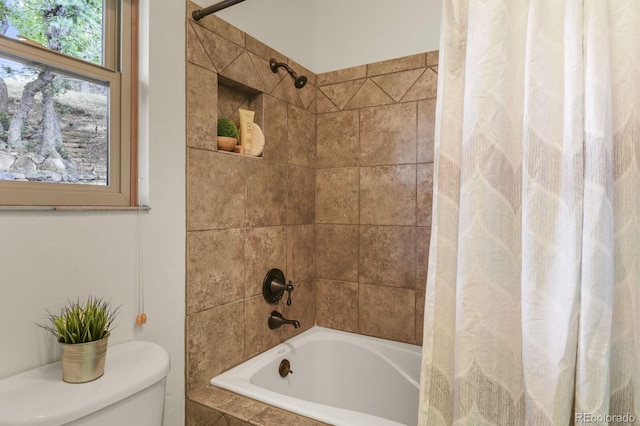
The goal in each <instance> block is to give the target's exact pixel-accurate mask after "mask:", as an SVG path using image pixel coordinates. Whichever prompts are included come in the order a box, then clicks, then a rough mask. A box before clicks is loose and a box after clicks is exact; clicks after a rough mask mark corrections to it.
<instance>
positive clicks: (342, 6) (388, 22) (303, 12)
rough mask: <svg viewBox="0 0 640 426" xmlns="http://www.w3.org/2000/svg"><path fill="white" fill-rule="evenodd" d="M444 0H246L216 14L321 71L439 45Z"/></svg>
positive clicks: (204, 2) (209, 0)
mask: <svg viewBox="0 0 640 426" xmlns="http://www.w3.org/2000/svg"><path fill="white" fill-rule="evenodd" d="M442 1H443V0H400V1H389V0H246V1H244V2H243V3H239V4H237V5H235V6H232V7H230V8H227V9H224V10H222V11H220V12H217V13H216V14H217V15H218V16H219V17H221V18H222V19H224V20H226V21H227V22H229V23H231V24H233V25H234V26H236V27H238V28H240V29H241V30H243V31H244V32H246V33H247V34H251V35H252V36H254V37H256V38H257V39H258V40H260V41H262V42H264V43H266V44H268V45H269V46H271V47H273V48H274V49H276V50H278V51H280V52H282V53H283V54H285V55H286V56H288V57H290V58H292V59H294V60H295V61H296V62H298V63H299V64H301V65H303V66H305V67H306V68H308V69H310V70H311V71H313V72H315V73H322V72H327V71H334V70H338V69H343V68H348V67H352V66H356V65H362V64H368V63H372V62H378V61H382V60H386V59H394V58H399V57H402V56H407V55H412V54H415V53H422V52H428V51H431V50H437V49H438V48H439V39H440V15H441V13H442ZM195 3H197V4H199V5H201V6H203V7H206V6H210V5H212V4H214V3H217V0H195ZM205 19H206V18H205Z"/></svg>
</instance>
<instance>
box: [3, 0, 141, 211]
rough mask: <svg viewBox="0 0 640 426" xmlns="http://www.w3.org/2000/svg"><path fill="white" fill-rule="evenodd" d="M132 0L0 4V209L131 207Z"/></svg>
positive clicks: (133, 128)
mask: <svg viewBox="0 0 640 426" xmlns="http://www.w3.org/2000/svg"><path fill="white" fill-rule="evenodd" d="M135 1H136V0H0V205H9V206H10V205H15V206H114V207H116V206H132V205H136V204H137V200H136V197H137V191H136V185H135V182H136V177H137V176H136V164H135V161H136V158H137V156H136V155H135V152H136V151H135V150H136V149H137V147H136V137H135V135H136V134H137V133H136V125H137V123H136V117H137V107H136V102H137V96H136V92H137V84H136V79H137V76H136V75H135V69H136V67H137V62H136V61H137V59H135V58H136V57H137V34H136V32H137V22H136V21H137V17H136V15H137V5H136V4H135ZM132 58H134V59H133V60H132Z"/></svg>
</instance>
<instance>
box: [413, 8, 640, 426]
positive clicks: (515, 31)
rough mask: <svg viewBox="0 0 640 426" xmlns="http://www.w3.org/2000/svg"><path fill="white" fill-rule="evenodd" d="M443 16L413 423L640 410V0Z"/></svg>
mask: <svg viewBox="0 0 640 426" xmlns="http://www.w3.org/2000/svg"><path fill="white" fill-rule="evenodd" d="M442 25H443V29H442V39H441V49H440V61H439V64H440V65H439V83H438V101H437V102H438V103H437V113H436V157H435V158H436V160H435V172H434V207H433V225H432V234H431V246H430V258H429V273H428V281H427V290H426V301H425V326H424V339H423V361H422V371H421V373H422V375H421V389H420V408H419V419H420V421H419V423H420V425H429V426H432V425H451V424H455V425H510V426H511V425H514V426H515V425H532V426H542V425H568V424H580V423H591V424H624V423H625V421H626V422H630V421H632V420H635V421H636V422H638V423H640V1H638V0H615V1H614V0H611V1H605V0H573V1H571V0H566V1H560V0H529V1H524V0H483V1H480V0H477V1H476V0H445V2H444V9H443V22H442Z"/></svg>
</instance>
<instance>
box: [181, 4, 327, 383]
mask: <svg viewBox="0 0 640 426" xmlns="http://www.w3.org/2000/svg"><path fill="white" fill-rule="evenodd" d="M196 8H199V7H196V5H194V4H192V3H189V4H188V5H187V13H188V16H190V15H191V13H190V12H191V11H192V10H195V9H196ZM186 29H187V129H188V130H187V278H186V282H187V289H186V290H187V293H186V303H187V306H186V312H187V318H186V351H187V353H186V382H187V385H186V387H187V393H188V394H190V392H191V391H193V390H195V389H198V388H201V387H204V386H207V385H208V384H209V380H210V379H211V377H212V376H213V375H215V374H218V373H220V372H222V371H224V370H227V369H229V368H231V367H233V366H234V365H237V364H240V363H241V362H243V361H245V360H246V359H248V358H251V357H252V356H254V355H256V354H258V353H260V352H263V351H265V350H267V349H269V348H271V347H273V346H275V345H277V344H278V343H280V342H282V341H283V340H286V339H287V338H289V337H291V336H293V335H294V334H297V333H299V332H301V331H303V330H306V329H307V328H309V327H311V326H313V325H314V324H315V282H314V281H315V204H314V201H315V189H314V188H315V157H316V156H315V150H316V146H315V145H316V134H315V129H316V114H315V93H316V90H315V76H314V75H313V74H312V73H310V72H308V71H306V70H304V69H303V68H302V67H300V66H298V65H295V64H293V63H292V64H291V66H292V67H295V68H296V69H297V70H299V71H300V73H304V74H305V75H307V76H308V77H309V83H308V84H307V86H306V87H305V88H304V89H302V90H297V89H295V87H294V86H293V84H292V81H291V79H290V77H289V75H288V74H286V72H285V71H282V72H281V73H280V74H274V73H272V72H271V70H270V68H269V58H271V57H275V58H276V59H278V60H281V61H285V62H286V61H287V58H285V57H283V56H282V55H281V54H279V53H278V52H275V51H274V50H272V49H270V48H269V47H267V46H265V45H264V44H262V43H260V42H259V41H257V40H255V39H253V38H251V37H250V36H248V35H245V34H244V33H243V32H241V31H239V30H238V29H236V28H234V27H232V26H230V25H228V24H227V23H225V22H224V21H222V20H220V19H219V18H217V17H216V16H215V15H210V16H208V17H207V18H206V19H202V20H200V21H199V22H197V23H196V22H195V21H193V20H192V19H190V18H187V20H186ZM219 79H221V80H224V81H225V82H226V81H233V82H236V83H239V84H240V85H242V86H244V88H249V89H251V90H252V92H248V93H247V96H243V92H238V91H233V90H228V89H227V87H225V86H222V85H221V86H219V85H218V83H219ZM225 79H226V80H225ZM238 93H239V95H238ZM238 108H247V109H254V110H256V122H258V123H259V124H260V125H261V127H262V129H263V132H264V134H265V139H266V145H265V148H264V153H263V158H254V157H248V156H242V155H236V154H230V153H223V152H217V147H216V137H215V135H216V122H217V118H218V117H219V116H225V117H231V118H232V119H233V118H234V114H237V109H238ZM272 268H278V269H281V270H282V271H283V272H284V273H285V276H286V278H287V280H293V282H294V283H295V284H294V285H295V290H294V291H293V294H292V298H293V304H292V305H291V306H286V304H284V303H280V304H279V305H278V309H279V310H280V312H281V313H282V314H283V315H284V316H285V317H286V318H291V319H297V320H298V321H300V323H301V324H302V327H301V329H299V330H294V328H293V327H282V328H280V329H278V330H269V329H268V328H267V317H268V315H269V313H270V312H271V310H273V306H272V305H268V304H267V303H265V301H264V300H263V298H262V288H261V286H262V280H263V278H264V276H265V274H266V273H267V271H269V270H270V269H272Z"/></svg>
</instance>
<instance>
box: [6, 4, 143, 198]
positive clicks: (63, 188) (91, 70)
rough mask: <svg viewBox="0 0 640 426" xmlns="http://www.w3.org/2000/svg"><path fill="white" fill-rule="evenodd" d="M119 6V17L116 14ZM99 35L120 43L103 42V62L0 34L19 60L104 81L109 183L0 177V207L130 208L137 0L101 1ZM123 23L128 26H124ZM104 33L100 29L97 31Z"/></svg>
mask: <svg viewBox="0 0 640 426" xmlns="http://www.w3.org/2000/svg"><path fill="white" fill-rule="evenodd" d="M114 6H116V7H114ZM117 8H119V9H120V14H121V16H120V19H119V20H117V19H114V17H116V16H117V10H116V9H117ZM104 16H105V24H104V27H103V28H106V27H110V28H108V29H107V30H106V31H105V37H106V38H108V39H109V40H111V41H112V42H113V40H114V39H117V37H115V38H114V31H115V32H119V33H120V38H121V42H120V44H119V46H117V47H116V48H115V49H114V46H113V44H112V43H111V44H110V43H109V42H107V43H105V44H106V47H105V52H104V54H103V62H104V63H105V66H100V65H96V64H93V63H90V62H87V61H83V60H81V59H77V58H74V57H71V56H68V55H65V54H61V53H58V52H55V51H52V50H50V49H47V48H46V47H39V46H34V45H32V44H28V43H23V42H21V41H18V40H14V39H12V38H9V37H6V36H1V35H0V51H2V53H3V54H5V55H9V56H15V57H19V58H21V59H22V60H23V61H30V60H32V61H35V62H39V63H41V64H43V65H50V66H51V67H52V68H54V69H60V70H64V71H66V72H68V73H71V74H76V75H79V76H84V77H86V78H87V79H88V80H89V79H91V78H94V79H98V80H102V81H108V82H109V84H110V90H109V93H110V95H109V130H108V131H109V145H108V150H109V151H108V152H109V159H108V167H109V183H108V184H107V185H84V184H69V183H51V182H18V181H0V206H12V207H16V206H20V207H28V206H34V207H43V206H50V207H64V206H72V207H76V208H87V209H92V208H100V207H110V208H111V207H114V208H118V207H122V208H126V207H135V206H137V205H138V199H137V198H138V193H137V159H138V155H137V142H138V140H137V139H138V138H137V134H138V129H137V124H138V96H137V93H138V0H106V1H105V13H104ZM127 23H129V24H127ZM103 31H104V29H103Z"/></svg>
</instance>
